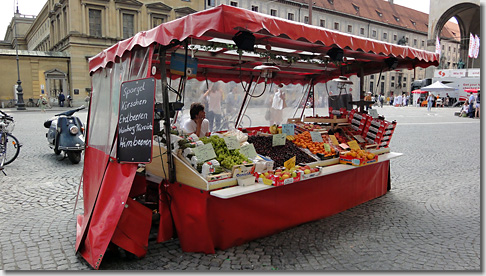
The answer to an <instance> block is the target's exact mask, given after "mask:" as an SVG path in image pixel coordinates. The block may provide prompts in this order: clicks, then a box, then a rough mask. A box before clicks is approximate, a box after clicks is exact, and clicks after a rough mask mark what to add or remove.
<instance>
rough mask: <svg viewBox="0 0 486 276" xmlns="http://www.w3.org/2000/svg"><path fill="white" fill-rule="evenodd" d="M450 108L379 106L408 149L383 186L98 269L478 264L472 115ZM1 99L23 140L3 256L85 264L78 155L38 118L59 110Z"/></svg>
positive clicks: (11, 262)
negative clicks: (216, 241)
mask: <svg viewBox="0 0 486 276" xmlns="http://www.w3.org/2000/svg"><path fill="white" fill-rule="evenodd" d="M457 110H458V109H452V108H444V109H433V110H432V111H431V112H427V110H426V108H415V107H403V108H395V107H390V106H385V107H384V108H383V109H380V108H379V109H378V111H379V113H380V114H383V115H385V116H386V119H387V120H396V121H397V122H398V126H397V128H396V132H395V134H394V136H393V138H392V141H391V144H390V147H391V149H392V151H395V152H402V153H404V155H403V156H402V157H400V158H397V159H393V160H392V161H391V179H392V189H391V191H389V192H388V193H387V194H386V195H384V196H382V197H380V198H377V199H375V200H372V201H369V202H366V203H364V204H362V205H359V206H357V207H355V208H352V209H349V210H347V211H344V212H342V213H340V214H337V215H334V216H332V217H329V218H326V219H321V220H318V221H313V222H309V223H305V224H302V225H300V226H297V227H294V228H291V229H288V230H286V231H283V232H281V233H278V234H275V235H272V236H269V237H265V238H261V239H257V240H254V241H252V242H249V243H247V244H244V245H241V246H237V247H234V248H230V249H227V250H218V251H217V252H216V254H209V255H206V254H200V253H185V252H182V250H181V248H180V245H179V242H178V240H177V239H174V240H171V241H168V242H164V243H159V244H157V243H156V242H155V240H150V242H149V250H148V253H147V256H146V257H144V258H142V259H138V258H135V257H132V256H131V255H127V254H124V253H123V252H121V253H120V254H118V255H109V254H107V256H106V257H105V258H104V260H103V263H102V265H101V269H102V270H171V271H181V270H184V271H193V270H197V271H200V270H201V271H213V270H225V271H227V270H231V271H235V270H247V271H248V270H259V271H261V270H265V271H267V270H268V271H272V270H277V271H315V270H319V271H328V272H335V271H343V270H344V271H359V270H365V271H366V270H372V271H380V270H386V271H390V270H396V271H403V270H406V271H409V270H412V271H434V270H447V271H462V270H476V271H478V270H480V269H481V255H480V254H481V253H480V252H481V250H480V241H481V236H480V120H478V119H469V118H458V117H455V116H453V113H454V111H457ZM4 111H6V112H9V113H10V114H11V115H13V116H14V118H15V119H16V122H17V124H16V129H15V131H14V134H15V136H17V137H18V138H19V140H20V141H21V142H22V143H23V147H22V149H21V152H20V156H19V157H18V159H17V160H15V161H14V162H13V163H12V164H10V165H8V166H7V167H6V173H7V174H8V176H6V177H5V176H3V175H1V174H0V190H1V193H2V200H1V201H0V213H1V214H2V215H1V216H0V225H1V226H0V268H1V269H2V270H90V269H91V267H90V266H89V265H88V264H87V263H86V262H85V261H84V260H83V259H82V258H81V257H80V256H78V255H76V254H75V250H74V246H75V239H76V219H75V217H76V215H77V214H80V213H82V211H83V210H82V206H83V204H82V199H81V198H80V201H79V202H78V206H77V208H76V210H75V213H73V211H74V203H75V200H76V193H77V189H78V184H79V181H80V176H81V172H82V168H83V162H81V163H80V164H78V165H73V164H71V163H70V162H69V160H68V159H67V158H66V159H64V160H58V158H57V156H56V155H54V153H53V151H52V150H51V149H50V148H49V147H48V146H47V142H46V139H45V132H46V129H44V127H43V125H42V123H43V121H44V120H46V119H48V118H49V117H51V116H52V115H53V114H55V110H48V111H47V113H41V112H39V111H30V110H29V111H16V110H9V109H4ZM86 113H87V112H86V111H82V112H80V113H79V116H80V117H81V118H82V120H83V121H84V122H85V121H86Z"/></svg>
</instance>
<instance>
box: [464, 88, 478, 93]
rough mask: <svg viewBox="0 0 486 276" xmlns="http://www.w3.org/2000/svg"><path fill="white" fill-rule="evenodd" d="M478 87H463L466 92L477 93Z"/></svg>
mask: <svg viewBox="0 0 486 276" xmlns="http://www.w3.org/2000/svg"><path fill="white" fill-rule="evenodd" d="M478 91H479V89H464V92H466V93H478Z"/></svg>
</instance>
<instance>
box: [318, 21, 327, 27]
mask: <svg viewBox="0 0 486 276" xmlns="http://www.w3.org/2000/svg"><path fill="white" fill-rule="evenodd" d="M319 26H321V27H323V28H325V27H326V20H324V19H321V21H320V22H319Z"/></svg>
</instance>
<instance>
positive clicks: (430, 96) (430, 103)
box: [427, 92, 434, 111]
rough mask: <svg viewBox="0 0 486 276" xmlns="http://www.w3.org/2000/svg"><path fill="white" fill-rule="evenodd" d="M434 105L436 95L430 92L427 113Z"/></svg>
mask: <svg viewBox="0 0 486 276" xmlns="http://www.w3.org/2000/svg"><path fill="white" fill-rule="evenodd" d="M433 103H434V95H432V92H429V96H428V97H427V111H430V110H431V109H432V104H433Z"/></svg>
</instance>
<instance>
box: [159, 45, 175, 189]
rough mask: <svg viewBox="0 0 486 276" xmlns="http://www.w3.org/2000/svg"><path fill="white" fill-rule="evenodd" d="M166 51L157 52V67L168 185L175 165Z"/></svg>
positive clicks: (171, 180)
mask: <svg viewBox="0 0 486 276" xmlns="http://www.w3.org/2000/svg"><path fill="white" fill-rule="evenodd" d="M165 60H166V49H164V48H161V49H160V52H159V61H160V63H159V66H160V82H161V84H162V101H163V106H164V130H165V131H164V132H165V140H166V142H165V144H166V147H167V152H166V153H167V165H168V168H169V183H174V182H175V181H176V178H175V176H176V175H175V164H174V157H173V156H172V144H171V142H170V104H169V90H168V87H167V68H166V64H165Z"/></svg>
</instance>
